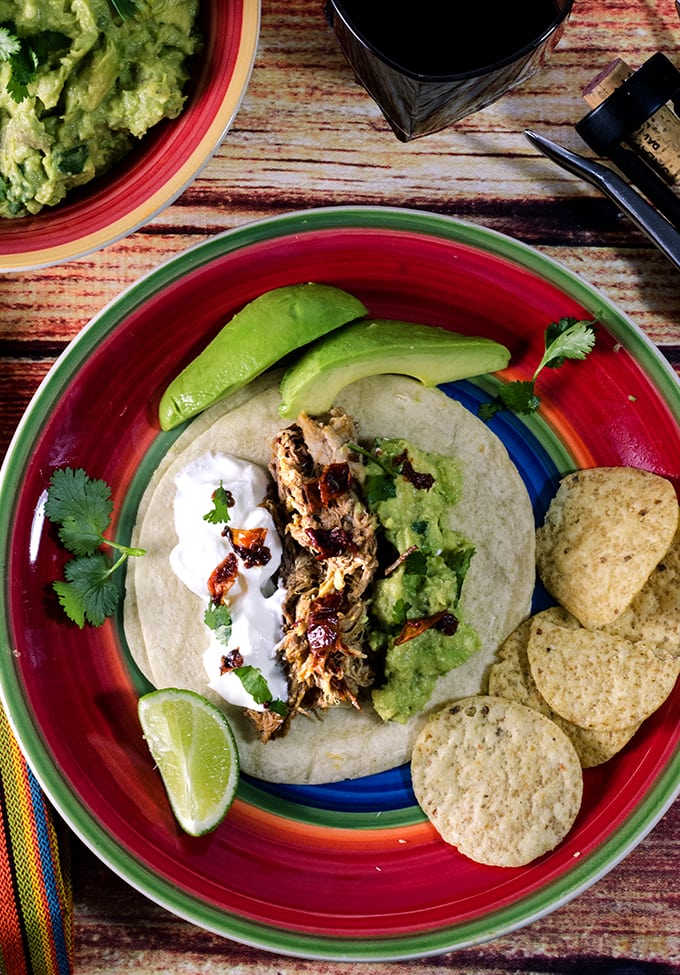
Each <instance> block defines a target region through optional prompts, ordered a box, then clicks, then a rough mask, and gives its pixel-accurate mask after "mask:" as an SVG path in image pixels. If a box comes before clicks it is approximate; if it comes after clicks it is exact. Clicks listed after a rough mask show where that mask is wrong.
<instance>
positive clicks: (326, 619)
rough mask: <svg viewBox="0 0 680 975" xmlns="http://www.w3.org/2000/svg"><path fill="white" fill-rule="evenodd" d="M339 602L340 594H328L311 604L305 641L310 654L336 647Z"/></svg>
mask: <svg viewBox="0 0 680 975" xmlns="http://www.w3.org/2000/svg"><path fill="white" fill-rule="evenodd" d="M340 600H341V597H340V593H329V594H328V595H327V596H320V597H319V599H315V600H314V602H313V603H312V606H311V608H310V611H309V617H308V622H307V641H308V643H309V648H310V650H311V651H312V653H315V654H320V653H322V652H324V651H327V650H331V649H333V647H335V646H336V645H337V642H338V637H339V617H338V609H339V607H340Z"/></svg>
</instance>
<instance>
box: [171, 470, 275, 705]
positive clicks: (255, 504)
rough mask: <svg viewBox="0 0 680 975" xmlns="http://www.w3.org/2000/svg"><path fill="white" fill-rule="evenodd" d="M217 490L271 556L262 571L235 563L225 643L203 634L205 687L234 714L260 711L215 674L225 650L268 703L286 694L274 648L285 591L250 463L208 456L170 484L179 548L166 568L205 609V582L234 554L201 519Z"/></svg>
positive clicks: (263, 479) (261, 485) (236, 524)
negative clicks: (259, 681)
mask: <svg viewBox="0 0 680 975" xmlns="http://www.w3.org/2000/svg"><path fill="white" fill-rule="evenodd" d="M220 483H221V484H222V486H223V487H224V488H225V489H226V490H228V491H229V492H230V493H231V495H232V497H233V499H234V505H233V506H232V507H230V508H229V519H230V520H229V526H230V527H232V528H243V529H252V528H266V529H267V535H266V538H265V545H266V546H267V548H268V549H269V551H270V552H271V558H270V559H269V561H268V562H267V563H266V565H254V566H252V567H250V568H246V567H245V566H244V565H243V563H242V562H241V561H240V560H239V572H238V578H237V579H236V582H235V583H234V585H233V586H232V588H231V589H230V590H229V593H228V595H227V603H228V606H229V609H230V612H231V618H232V631H231V636H230V638H229V642H228V644H227V645H226V646H225V644H224V643H222V642H220V641H219V640H218V639H217V638H216V636H215V634H214V631H212V630H210V629H209V628H208V627H207V626H206V628H205V633H206V641H208V640H209V645H208V647H207V649H206V650H205V652H204V654H203V665H204V667H205V670H206V673H207V676H208V686H209V687H211V688H212V689H213V690H214V691H216V692H217V693H218V694H220V695H221V696H222V697H223V698H224V699H225V700H226V701H229V702H230V703H231V704H235V705H237V706H238V707H243V708H253V709H254V710H258V711H262V710H263V705H262V704H258V703H257V702H256V701H255V700H254V699H253V697H252V696H251V694H249V693H248V691H246V689H245V687H244V686H243V683H242V682H241V679H240V678H239V676H238V675H237V674H235V673H234V672H233V671H229V672H227V673H225V674H220V667H221V663H222V658H223V657H224V656H225V655H227V654H228V653H229V652H230V650H236V649H238V651H239V652H240V654H241V656H242V657H243V666H252V667H257V668H258V669H259V670H260V671H261V673H262V676H263V677H264V679H265V680H266V681H267V684H268V686H269V690H270V691H271V695H272V698H273V699H278V700H282V701H285V700H286V699H287V697H288V687H287V682H286V678H285V675H284V673H283V670H282V669H281V665H280V664H279V663H278V661H277V658H276V648H277V645H278V644H279V642H280V641H281V638H282V636H283V628H282V612H281V607H282V603H283V600H284V597H285V594H286V593H285V589H284V588H283V587H281V586H278V585H277V584H276V582H275V580H274V576H275V575H276V572H277V571H278V569H279V566H280V564H281V540H280V538H279V535H278V532H277V531H276V527H275V525H274V520H273V518H272V516H271V514H270V513H269V511H267V509H266V508H263V507H261V503H262V501H263V500H264V498H265V497H266V494H267V484H268V482H267V474H266V473H265V471H264V470H263V469H262V468H261V467H258V466H257V465H255V464H250V463H248V462H247V461H244V460H241V459H240V458H238V457H234V456H232V455H231V454H222V453H207V454H203V455H202V456H201V457H198V458H197V459H196V460H194V461H191V463H189V464H187V466H186V467H185V468H183V470H181V471H180V472H179V473H178V474H177V476H176V478H175V486H176V491H175V501H174V519H175V531H176V533H177V538H178V542H177V544H176V546H175V547H174V548H173V550H172V552H171V553H170V566H171V568H172V571H173V572H174V573H175V575H176V576H177V577H178V578H179V579H180V580H181V582H183V583H184V585H185V586H186V587H187V588H188V589H190V590H191V592H193V593H195V594H196V595H197V596H200V597H201V599H202V600H203V601H204V603H205V607H206V609H207V608H208V605H209V603H210V592H209V590H208V579H209V577H210V574H211V572H212V571H213V569H214V568H215V567H216V566H218V565H219V564H220V563H221V562H222V561H223V560H224V559H225V558H226V557H227V556H228V555H229V553H230V552H232V551H233V549H232V547H231V543H230V541H229V538H228V537H224V535H223V534H222V530H223V528H224V525H213V524H211V523H210V522H208V521H206V520H205V518H204V515H205V514H206V513H207V512H208V511H210V510H211V508H212V495H213V493H214V492H215V491H216V490H217V489H218V488H219V486H220Z"/></svg>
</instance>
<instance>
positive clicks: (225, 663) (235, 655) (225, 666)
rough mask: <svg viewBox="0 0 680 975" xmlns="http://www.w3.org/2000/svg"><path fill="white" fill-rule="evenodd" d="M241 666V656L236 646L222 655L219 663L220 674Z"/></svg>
mask: <svg viewBox="0 0 680 975" xmlns="http://www.w3.org/2000/svg"><path fill="white" fill-rule="evenodd" d="M242 666H243V656H242V654H241V651H240V650H239V648H238V647H235V648H234V649H233V650H230V651H229V653H227V654H225V656H224V657H222V661H221V663H220V674H228V673H229V671H230V670H236V669H237V667H242Z"/></svg>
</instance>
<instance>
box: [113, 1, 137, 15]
mask: <svg viewBox="0 0 680 975" xmlns="http://www.w3.org/2000/svg"><path fill="white" fill-rule="evenodd" d="M111 6H112V7H113V9H114V10H115V11H116V13H117V14H118V16H119V17H120V19H121V20H129V19H130V18H131V17H134V15H135V14H136V13H137V0H111Z"/></svg>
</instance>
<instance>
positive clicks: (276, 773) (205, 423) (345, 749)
mask: <svg viewBox="0 0 680 975" xmlns="http://www.w3.org/2000/svg"><path fill="white" fill-rule="evenodd" d="M337 405H338V406H340V407H342V408H343V409H345V410H346V411H347V412H348V413H350V414H351V415H352V416H353V417H354V419H355V421H356V423H357V427H358V431H359V435H360V437H361V438H362V439H365V440H371V439H372V438H374V437H377V436H381V437H405V438H406V439H408V440H411V441H412V442H413V443H414V444H417V445H418V446H420V447H422V448H423V449H425V450H428V451H433V452H439V453H444V454H449V455H451V456H453V457H455V458H456V459H457V460H458V463H459V465H460V468H461V471H462V498H461V500H460V502H459V503H458V504H457V505H456V507H455V508H454V509H453V510H452V512H451V523H452V527H454V528H455V529H457V530H459V531H460V532H462V533H463V534H464V535H466V536H467V537H468V538H470V539H471V540H472V541H473V543H474V544H475V547H476V551H475V555H474V557H473V559H472V564H471V567H470V570H469V572H468V575H467V577H466V580H465V583H464V586H463V591H462V594H461V602H460V609H461V613H462V615H463V616H464V618H465V619H466V620H467V621H468V622H469V623H471V624H472V625H473V626H474V627H475V629H476V630H477V632H478V634H479V636H480V638H481V646H482V649H481V650H480V651H479V652H478V653H476V654H474V655H473V656H472V657H471V658H470V659H469V660H468V661H466V663H464V664H463V665H462V666H461V667H459V668H457V669H456V670H454V671H451V672H450V673H449V674H448V675H446V676H445V677H443V678H440V680H439V682H438V684H437V687H436V688H435V692H434V694H433V696H432V698H431V700H430V703H429V709H430V710H431V709H432V708H434V707H439V706H441V704H442V703H443V702H444V701H447V700H450V699H451V698H453V697H460V696H461V695H464V694H470V693H476V692H478V691H479V690H480V689H481V687H482V683H483V680H484V676H485V672H486V669H487V667H488V665H489V663H490V662H491V660H492V659H493V656H494V654H495V651H496V649H497V648H498V646H499V645H500V643H501V641H502V640H503V639H505V637H506V636H507V635H508V633H510V632H511V631H512V630H513V629H514V628H515V626H516V625H517V624H518V623H519V621H520V620H521V619H523V618H524V617H526V615H527V613H528V611H529V607H530V602H531V595H532V592H533V587H534V581H535V570H534V553H535V529H534V520H533V512H532V508H531V502H530V499H529V496H528V493H527V491H526V488H525V486H524V483H523V481H522V479H521V477H520V475H519V473H518V471H517V469H516V468H515V466H514V464H513V463H512V461H511V459H510V457H509V456H508V454H507V451H506V449H505V447H504V446H503V444H502V443H501V441H500V440H499V439H498V438H497V437H496V436H495V434H493V433H492V432H491V431H490V430H489V428H488V427H487V426H486V424H484V423H482V422H481V421H480V420H479V419H477V417H475V416H474V415H473V414H472V413H470V412H469V411H468V410H466V409H465V408H464V407H463V406H461V405H460V404H459V403H457V402H455V401H454V400H452V399H450V398H449V397H448V396H446V395H445V394H444V393H443V392H442V391H441V390H438V389H431V388H426V387H424V386H423V385H421V384H420V383H418V382H416V381H415V380H410V379H406V378H404V377H398V376H380V377H375V378H371V379H365V380H361V381H360V382H357V383H354V384H352V385H351V386H349V387H347V389H346V390H345V391H344V392H343V394H342V395H341V396H340V397H339V398H338V403H337ZM278 406H279V394H278V376H277V375H273V376H272V375H269V376H266V377H261V378H260V379H259V380H257V381H256V382H254V383H251V384H250V385H249V386H248V387H246V389H244V390H241V391H239V393H237V394H235V396H233V397H231V398H229V399H228V400H225V401H223V402H221V403H218V404H216V405H215V406H213V407H212V408H211V409H210V410H207V411H206V412H205V413H204V414H202V415H200V416H199V417H197V419H196V420H195V421H193V422H192V423H191V424H190V425H189V427H188V428H187V429H186V430H185V431H184V432H183V433H182V434H181V436H180V437H179V438H178V439H177V441H176V442H175V443H174V445H173V446H172V447H171V448H170V450H169V451H168V453H167V455H166V456H165V457H164V458H163V460H162V462H161V463H160V465H159V467H158V469H157V470H156V472H155V473H154V475H153V477H152V478H151V481H150V483H149V485H148V487H147V490H146V492H145V494H144V496H143V498H142V501H141V504H140V507H139V511H138V518H137V524H136V526H135V529H134V532H133V542H132V544H134V545H139V546H140V547H142V548H144V549H145V550H146V555H145V556H144V558H142V559H135V560H133V561H134V564H131V565H130V568H129V570H128V575H127V581H126V585H127V594H126V599H125V604H124V622H125V632H126V638H127V641H128V645H129V648H130V651H131V654H132V656H133V658H134V659H135V660H136V661H137V663H138V665H139V667H140V669H141V670H142V671H143V673H144V674H145V675H146V677H147V678H148V679H149V680H150V681H151V682H152V683H153V684H154V685H155V686H156V687H167V686H173V687H187V688H190V689H192V690H195V691H197V692H198V693H201V694H203V695H205V696H206V697H208V698H209V699H210V700H212V701H214V702H215V703H216V704H217V705H218V706H220V707H221V708H222V709H223V710H224V711H225V713H226V714H227V715H228V717H229V719H230V721H231V723H232V726H233V728H234V732H235V734H236V736H237V740H238V745H239V754H240V760H241V767H242V769H243V770H244V771H245V772H247V773H249V774H251V775H253V776H256V777H258V778H262V779H265V780H268V781H273V782H290V783H321V782H333V781H339V780H342V779H345V778H357V777H359V776H363V775H369V774H373V773H376V772H381V771H384V770H386V769H389V768H393V767H395V766H397V765H400V764H403V763H404V762H407V761H408V760H409V758H410V756H411V750H412V747H413V741H414V739H415V736H416V734H417V732H418V730H419V729H420V727H421V726H422V724H423V722H424V720H425V717H426V715H425V714H424V713H423V714H421V715H418V716H416V717H414V718H413V719H411V721H409V722H408V723H407V724H405V725H402V724H397V723H395V722H389V723H384V722H383V721H382V720H381V719H380V718H378V716H377V715H376V714H375V712H374V710H373V708H372V706H371V705H370V703H366V704H364V706H363V708H362V710H361V711H360V712H358V711H357V710H356V709H354V708H344V707H339V708H334V709H331V710H329V711H328V712H325V713H324V714H323V715H322V716H318V717H311V718H304V717H302V716H298V717H296V718H295V720H294V721H293V722H292V725H291V729H290V731H289V732H288V734H287V735H286V736H285V737H284V738H280V739H274V740H272V741H269V742H268V743H267V744H263V743H262V742H261V741H259V740H258V739H257V737H256V734H255V731H254V729H253V726H252V724H251V722H250V721H249V720H248V719H247V717H245V715H244V714H243V712H242V711H241V710H240V709H239V708H236V707H233V706H231V705H229V704H227V703H226V702H225V701H224V700H222V699H221V698H220V697H218V696H217V695H216V694H215V693H214V692H212V691H210V690H209V689H208V687H207V676H206V674H205V672H204V669H203V662H202V657H203V652H204V649H205V647H206V645H207V642H208V640H207V633H206V628H205V625H204V623H203V608H202V604H201V600H200V599H199V598H198V597H197V596H195V595H194V594H193V593H191V592H190V591H189V590H188V589H186V588H185V587H184V586H183V585H182V583H181V582H180V581H179V580H178V579H177V577H176V576H175V575H174V573H173V572H172V570H171V568H170V563H169V554H170V551H171V550H172V548H173V547H174V545H175V544H176V535H175V529H174V523H173V516H172V510H173V499H174V492H175V475H176V474H177V473H178V472H179V471H180V470H182V469H183V468H184V467H185V466H186V464H188V463H189V462H190V461H191V460H193V459H195V458H196V457H199V456H201V455H202V454H204V453H206V452H207V451H216V452H224V453H232V454H235V455H236V456H238V457H241V458H243V459H245V460H249V461H251V462H253V463H257V464H260V465H262V466H263V467H265V468H266V466H267V464H268V462H269V455H270V444H271V442H272V440H273V439H274V437H275V436H276V435H277V433H278V432H279V430H280V429H281V428H282V427H284V426H286V425H288V424H287V423H284V421H282V420H281V418H280V417H279V415H278ZM211 568H212V567H207V571H208V572H209V571H210V570H211Z"/></svg>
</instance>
